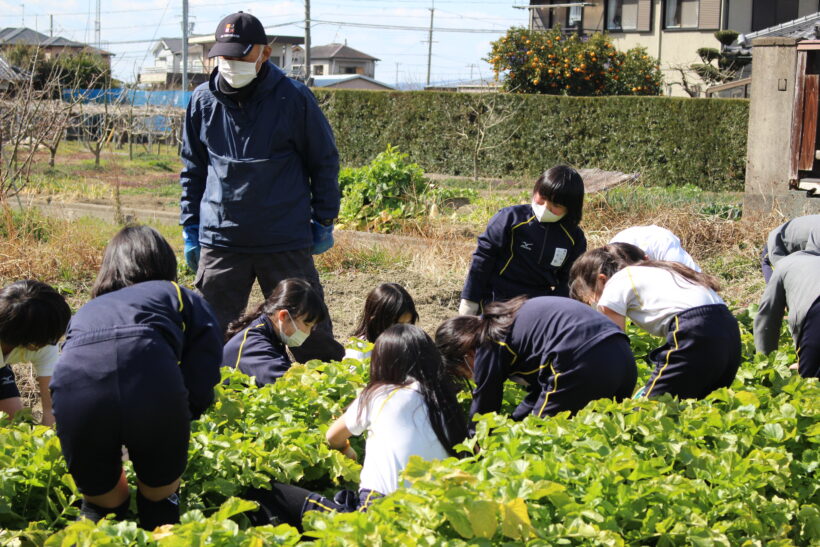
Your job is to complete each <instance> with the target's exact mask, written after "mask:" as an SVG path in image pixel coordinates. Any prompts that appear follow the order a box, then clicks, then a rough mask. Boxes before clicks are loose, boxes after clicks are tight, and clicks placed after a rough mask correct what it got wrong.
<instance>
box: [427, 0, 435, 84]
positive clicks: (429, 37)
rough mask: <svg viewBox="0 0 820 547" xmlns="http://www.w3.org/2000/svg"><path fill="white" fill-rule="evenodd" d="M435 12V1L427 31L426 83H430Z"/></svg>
mask: <svg viewBox="0 0 820 547" xmlns="http://www.w3.org/2000/svg"><path fill="white" fill-rule="evenodd" d="M435 13H436V2H435V0H433V7H432V8H430V30H429V32H428V33H427V85H430V65H431V64H432V62H433V15H434V14H435Z"/></svg>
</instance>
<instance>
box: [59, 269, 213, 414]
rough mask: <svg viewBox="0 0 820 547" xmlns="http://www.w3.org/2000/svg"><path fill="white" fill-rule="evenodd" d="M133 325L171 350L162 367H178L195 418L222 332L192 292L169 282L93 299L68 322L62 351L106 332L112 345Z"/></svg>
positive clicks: (204, 404)
mask: <svg viewBox="0 0 820 547" xmlns="http://www.w3.org/2000/svg"><path fill="white" fill-rule="evenodd" d="M134 325H142V326H147V327H151V328H152V329H153V330H154V331H155V332H156V333H158V334H159V335H160V336H161V338H162V339H164V340H165V341H166V342H167V343H168V344H169V345H170V346H171V349H172V350H173V353H174V355H175V356H176V359H177V362H174V363H169V364H168V365H169V366H173V367H177V366H178V367H179V370H180V372H181V373H182V379H183V381H184V383H185V387H186V388H187V389H188V406H189V407H190V410H191V415H192V416H193V417H194V418H196V417H198V416H199V415H200V414H202V412H204V411H205V409H206V408H208V406H209V405H210V404H211V402H213V398H214V391H213V388H214V386H215V385H216V384H217V382H219V364H220V362H221V359H222V334H221V330H220V328H219V323H218V322H217V320H216V317H215V316H214V314H213V312H212V311H211V308H210V307H209V306H208V303H207V302H205V299H204V298H202V297H201V296H199V295H198V294H196V293H194V292H193V291H189V290H188V289H186V288H184V287H180V286H179V285H177V284H176V283H172V282H170V281H145V282H143V283H137V284H136V285H131V286H130V287H125V288H123V289H119V290H117V291H114V292H110V293H106V294H103V295H101V296H98V297H97V298H94V299H92V300H90V301H89V302H88V303H87V304H85V305H84V306H83V307H82V308H80V310H79V311H78V312H77V313H76V314H75V315H74V317H72V318H71V323H70V324H69V326H68V330H67V332H66V341H65V344H64V345H63V349H64V350H65V349H68V348H70V347H71V344H72V340H74V339H80V340H82V338H81V337H82V336H83V335H86V334H89V333H99V332H102V331H107V330H110V331H112V338H111V341H110V342H105V343H111V344H116V343H117V340H116V337H115V336H113V335H114V334H115V333H116V331H117V329H127V328H130V327H133V326H134ZM100 343H102V342H100ZM145 343H146V344H150V343H151V341H150V340H146V342H145ZM57 366H59V363H58V364H57ZM145 396H146V397H149V398H150V397H151V394H150V393H146V394H145Z"/></svg>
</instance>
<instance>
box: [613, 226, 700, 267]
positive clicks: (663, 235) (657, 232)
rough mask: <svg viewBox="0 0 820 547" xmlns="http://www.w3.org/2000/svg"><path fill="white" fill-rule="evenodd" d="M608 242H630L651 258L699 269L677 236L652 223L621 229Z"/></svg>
mask: <svg viewBox="0 0 820 547" xmlns="http://www.w3.org/2000/svg"><path fill="white" fill-rule="evenodd" d="M609 242H610V243H631V244H632V245H634V246H636V247H638V248H639V249H641V250H642V251H643V252H644V253H646V256H648V257H649V258H651V259H652V260H669V261H672V262H679V263H681V264H683V265H684V266H688V267H690V268H692V269H693V270H695V271H696V272H699V271H700V267H699V266H698V265H697V264H696V263H695V261H694V260H692V257H691V256H690V255H689V253H687V252H686V251H685V250H684V249H683V247H682V246H681V244H680V239H678V236H676V235H675V234H673V233H672V232H670V231H669V230H667V229H666V228H661V227H660V226H655V225H654V224H652V225H650V226H632V227H631V228H627V229H626V230H621V231H620V232H618V233H617V234H615V237H613V238H612V239H611V240H610V241H609Z"/></svg>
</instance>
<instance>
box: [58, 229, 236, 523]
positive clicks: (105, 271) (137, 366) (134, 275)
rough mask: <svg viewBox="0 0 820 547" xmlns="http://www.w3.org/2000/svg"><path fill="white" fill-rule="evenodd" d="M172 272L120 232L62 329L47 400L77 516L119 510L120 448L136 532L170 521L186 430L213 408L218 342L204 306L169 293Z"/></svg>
mask: <svg viewBox="0 0 820 547" xmlns="http://www.w3.org/2000/svg"><path fill="white" fill-rule="evenodd" d="M176 272H177V261H176V257H175V256H174V251H173V250H171V247H170V246H169V245H168V242H167V241H165V239H163V237H162V236H161V235H160V234H158V233H157V232H156V231H155V230H153V229H152V228H149V227H147V226H131V227H126V228H123V229H122V230H121V231H120V232H119V233H118V234H117V235H115V236H114V238H113V239H112V240H111V242H110V243H109V244H108V247H107V248H106V249H105V255H104V256H103V262H102V267H101V268H100V273H99V275H98V276H97V280H96V282H95V283H94V287H93V288H92V291H91V296H92V300H91V301H89V302H88V303H87V304H86V305H85V306H83V307H82V308H80V310H79V311H78V312H77V314H76V315H75V316H74V318H73V319H72V321H71V324H70V326H69V328H68V333H67V334H66V342H65V345H64V346H63V351H62V354H61V355H60V360H59V362H58V363H57V366H56V368H55V370H54V378H53V379H52V381H51V391H52V396H53V398H54V414H55V417H56V418H57V435H58V436H59V438H60V442H61V443H62V450H63V455H64V456H65V459H66V461H67V462H68V470H69V472H70V473H71V475H72V476H73V477H74V482H75V483H76V484H77V487H78V488H79V490H80V492H82V494H83V502H82V509H81V514H82V516H84V517H87V518H89V519H92V520H95V521H96V520H99V519H100V518H102V517H104V516H105V515H106V514H108V513H114V515H115V517H116V518H118V519H122V518H124V517H125V514H126V512H127V511H128V505H129V500H130V492H129V488H128V482H127V480H126V478H125V473H124V472H123V468H122V450H121V449H122V446H123V445H125V447H126V448H127V449H128V455H129V457H130V459H131V461H132V462H133V463H134V471H135V472H136V475H137V510H138V512H139V520H140V525H141V526H142V527H143V528H145V529H148V530H152V529H154V528H155V527H157V526H159V525H161V524H170V523H175V522H178V521H179V498H178V496H177V493H176V492H177V490H178V488H179V482H180V481H179V479H180V476H182V472H183V471H184V470H185V464H186V463H187V460H188V438H189V436H190V427H191V426H190V422H191V420H193V419H195V418H197V417H199V415H200V414H201V413H202V412H203V411H204V410H205V409H206V408H207V407H208V405H210V404H211V401H212V400H213V387H214V385H215V384H216V383H217V382H218V381H219V363H220V359H221V357H222V344H221V339H220V338H221V337H220V330H219V325H218V323H217V321H216V318H215V317H214V315H213V313H212V312H211V310H210V308H209V307H208V305H207V304H206V302H205V300H204V299H203V298H202V297H200V296H199V295H197V294H196V293H194V292H192V291H189V290H187V289H184V288H182V287H180V286H179V285H177V283H176V281H175V280H176Z"/></svg>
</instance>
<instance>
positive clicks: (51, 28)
mask: <svg viewBox="0 0 820 547" xmlns="http://www.w3.org/2000/svg"><path fill="white" fill-rule="evenodd" d="M48 36H49V38H54V15H49V16H48Z"/></svg>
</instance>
